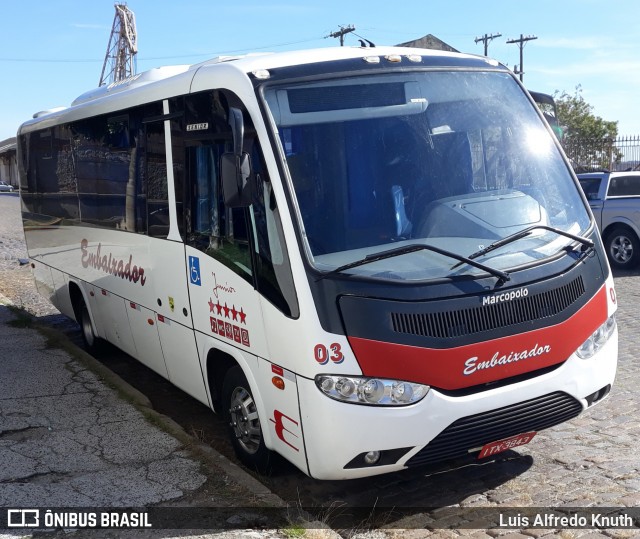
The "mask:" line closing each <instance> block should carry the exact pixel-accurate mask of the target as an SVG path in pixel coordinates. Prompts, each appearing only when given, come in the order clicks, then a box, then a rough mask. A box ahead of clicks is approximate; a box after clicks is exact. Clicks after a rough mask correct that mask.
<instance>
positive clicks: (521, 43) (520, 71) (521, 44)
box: [507, 34, 538, 82]
mask: <svg viewBox="0 0 640 539" xmlns="http://www.w3.org/2000/svg"><path fill="white" fill-rule="evenodd" d="M532 39H538V36H523V35H522V34H520V39H509V40H507V43H517V44H518V46H519V47H520V66H519V67H518V69H514V72H515V73H516V74H517V75H520V82H522V80H523V75H524V67H523V63H524V58H523V54H522V49H523V48H524V46H525V44H526V42H527V41H531V40H532Z"/></svg>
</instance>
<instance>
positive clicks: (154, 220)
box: [143, 121, 169, 238]
mask: <svg viewBox="0 0 640 539" xmlns="http://www.w3.org/2000/svg"><path fill="white" fill-rule="evenodd" d="M145 138H146V140H145V143H146V144H145V169H146V170H145V175H144V182H143V185H144V187H143V193H144V194H145V195H146V198H147V232H148V234H149V236H151V237H155V238H158V237H160V238H166V237H167V234H168V233H169V201H168V190H167V161H166V156H165V138H164V122H161V121H158V122H150V123H147V124H146V132H145Z"/></svg>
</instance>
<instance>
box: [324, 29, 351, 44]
mask: <svg viewBox="0 0 640 539" xmlns="http://www.w3.org/2000/svg"><path fill="white" fill-rule="evenodd" d="M355 29H356V27H355V26H353V24H350V25H349V26H342V25H340V30H337V31H335V32H331V33H330V34H329V35H328V36H324V37H325V39H326V38H328V37H338V38H340V46H341V47H344V36H345V35H346V34H348V33H349V32H353V31H354V30H355Z"/></svg>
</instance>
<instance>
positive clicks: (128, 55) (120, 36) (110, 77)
mask: <svg viewBox="0 0 640 539" xmlns="http://www.w3.org/2000/svg"><path fill="white" fill-rule="evenodd" d="M115 9H116V15H115V17H114V18H113V25H112V26H111V36H110V37H109V45H108V46H107V54H106V55H105V57H104V64H103V65H102V74H101V75H100V84H99V86H102V85H104V84H107V83H110V82H116V81H119V80H122V79H125V78H127V77H130V76H131V75H134V74H135V72H136V54H138V36H137V35H136V18H135V15H134V14H133V11H131V10H130V9H129V8H128V7H127V5H126V4H115Z"/></svg>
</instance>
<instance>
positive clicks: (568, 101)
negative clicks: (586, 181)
mask: <svg viewBox="0 0 640 539" xmlns="http://www.w3.org/2000/svg"><path fill="white" fill-rule="evenodd" d="M554 99H555V101H556V107H557V114H558V120H559V122H560V125H562V126H563V131H564V134H563V138H562V145H563V146H564V149H565V152H566V153H567V155H568V156H569V158H570V159H571V160H572V162H573V164H574V168H580V169H593V168H605V169H612V168H613V165H614V164H615V163H618V162H620V161H621V160H622V157H623V154H622V152H621V151H620V150H618V148H616V146H615V144H614V143H615V139H616V137H617V136H618V122H616V121H607V120H603V119H602V118H601V117H600V116H596V115H595V114H594V113H593V107H592V106H591V105H590V104H589V103H587V102H586V101H585V100H584V97H583V96H582V87H581V86H580V85H578V86H576V89H575V93H574V95H570V94H568V93H567V92H562V93H560V92H559V91H556V92H555V94H554Z"/></svg>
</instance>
